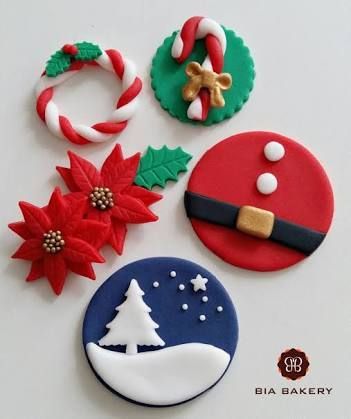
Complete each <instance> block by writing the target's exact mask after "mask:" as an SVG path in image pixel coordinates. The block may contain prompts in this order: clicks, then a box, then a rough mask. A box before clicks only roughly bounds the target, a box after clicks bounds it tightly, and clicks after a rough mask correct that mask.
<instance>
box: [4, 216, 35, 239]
mask: <svg viewBox="0 0 351 419" xmlns="http://www.w3.org/2000/svg"><path fill="white" fill-rule="evenodd" d="M9 229H11V230H12V231H14V232H15V233H16V234H18V235H19V236H20V237H22V239H25V240H27V239H30V238H32V237H33V235H32V233H31V232H30V230H29V229H28V227H27V224H26V223H25V222H24V221H18V222H16V223H11V224H9Z"/></svg>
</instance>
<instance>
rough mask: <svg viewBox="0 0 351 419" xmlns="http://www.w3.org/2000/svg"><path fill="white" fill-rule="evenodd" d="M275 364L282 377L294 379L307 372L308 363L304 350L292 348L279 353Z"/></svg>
mask: <svg viewBox="0 0 351 419" xmlns="http://www.w3.org/2000/svg"><path fill="white" fill-rule="evenodd" d="M277 365H278V368H279V371H280V373H281V375H282V376H283V377H285V378H287V379H288V380H293V381H295V380H298V379H299V378H302V377H304V376H305V375H306V374H307V371H308V367H309V365H310V363H309V361H308V358H307V356H306V354H305V352H303V351H300V350H299V349H295V348H292V349H288V350H287V351H284V352H283V353H282V354H281V355H280V358H279V361H278V364H277Z"/></svg>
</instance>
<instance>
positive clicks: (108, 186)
mask: <svg viewBox="0 0 351 419" xmlns="http://www.w3.org/2000/svg"><path fill="white" fill-rule="evenodd" d="M68 155H69V159H70V168H65V167H60V166H58V167H57V171H58V172H59V173H60V175H61V176H62V178H63V180H64V181H65V183H66V185H67V187H68V188H69V190H70V191H71V192H70V193H68V194H67V195H64V196H62V195H61V192H60V190H59V189H55V191H54V192H53V194H52V196H51V199H50V202H49V204H48V205H47V206H46V207H44V208H38V207H36V206H34V205H31V204H27V203H24V202H20V208H21V210H22V213H23V217H24V221H19V222H16V223H12V224H9V227H10V229H11V230H13V231H14V232H15V233H17V234H18V235H19V236H20V237H22V238H23V239H24V240H25V242H24V243H23V244H22V245H21V246H20V248H19V249H18V250H17V252H16V253H15V254H14V255H13V258H16V259H24V260H30V261H32V268H31V271H30V273H29V275H28V276H27V281H34V280H36V279H39V278H41V277H44V276H46V277H47V278H48V280H49V282H50V284H51V286H52V288H53V290H54V292H55V293H56V294H57V295H59V294H60V293H61V291H62V288H63V285H64V282H65V278H66V275H67V272H68V271H72V272H75V273H77V274H78V275H82V276H86V277H88V278H91V279H95V274H94V271H93V269H92V267H91V262H103V261H104V259H103V258H102V257H101V256H100V255H99V253H98V250H99V249H100V247H102V246H103V245H105V244H109V245H111V246H112V247H113V249H114V250H115V251H116V252H117V253H118V254H121V253H122V251H123V246H124V242H125V238H126V234H127V225H128V224H141V223H149V222H153V221H156V220H158V217H157V216H156V215H155V214H154V213H153V212H152V211H151V210H150V208H149V207H150V206H151V205H152V204H154V203H155V202H157V201H159V200H160V199H161V198H162V196H161V195H159V194H158V193H155V192H151V191H150V190H147V189H151V188H152V187H153V186H155V185H159V186H161V187H165V184H166V182H167V181H168V180H173V181H175V180H177V179H178V175H179V173H180V172H184V171H186V170H187V166H186V165H187V163H188V161H189V160H190V159H191V156H190V155H189V154H187V153H186V152H185V151H183V150H182V149H181V148H180V147H178V148H176V149H173V150H172V149H169V148H168V147H167V146H163V147H162V148H160V149H154V148H152V147H149V148H148V149H147V151H146V153H145V154H144V155H143V156H142V157H141V156H140V153H137V154H135V155H134V156H131V157H129V158H123V154H122V150H121V146H120V145H119V144H117V145H116V146H115V147H114V149H113V150H112V152H111V154H110V155H109V156H108V157H107V159H106V160H105V162H104V163H103V165H102V168H101V170H98V169H96V167H95V166H94V165H93V164H92V163H90V162H89V161H87V160H85V159H83V158H82V157H80V156H78V155H76V154H75V153H73V152H71V151H69V152H68ZM138 185H139V186H138Z"/></svg>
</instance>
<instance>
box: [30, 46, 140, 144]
mask: <svg viewBox="0 0 351 419" xmlns="http://www.w3.org/2000/svg"><path fill="white" fill-rule="evenodd" d="M95 62H96V63H97V64H98V65H100V66H101V68H103V69H104V70H107V71H111V72H113V73H114V72H115V71H114V68H113V65H112V62H111V60H110V57H109V56H108V55H107V54H106V52H105V51H102V55H100V57H98V58H97V59H96V60H95ZM123 64H124V71H123V76H122V79H121V82H122V92H121V94H123V92H124V91H126V90H127V89H128V88H129V87H130V86H131V85H132V84H133V82H134V80H135V78H136V77H137V74H136V68H135V65H134V63H133V62H132V61H130V60H129V59H127V58H123ZM78 72H79V70H78V71H66V72H64V73H62V74H59V75H58V76H56V77H47V76H46V75H43V76H42V77H41V78H40V80H39V81H38V83H37V86H36V89H35V90H36V95H37V97H38V96H39V95H40V94H41V93H42V92H43V91H44V90H45V89H47V88H49V87H55V86H58V85H59V84H61V83H63V82H65V81H66V80H67V79H69V78H71V77H72V76H74V75H75V74H77V73H78ZM138 104H139V98H138V97H135V98H134V99H132V100H131V101H130V102H129V103H127V104H125V105H124V106H121V107H120V108H118V109H116V110H114V111H113V112H112V114H111V116H110V118H109V119H108V120H107V121H108V122H115V123H118V122H123V121H128V120H129V119H130V118H131V117H132V116H133V115H134V114H135V112H136V110H137V107H138ZM59 116H60V112H59V110H58V107H57V105H56V104H55V103H54V101H53V100H52V99H51V100H50V101H49V102H48V104H47V106H46V109H45V122H46V125H47V127H48V129H49V130H50V131H51V132H52V133H53V134H54V135H56V136H58V137H60V138H65V136H64V135H63V132H62V130H61V127H60V123H59ZM72 125H73V128H74V129H75V130H76V131H77V133H78V134H79V135H81V136H83V137H84V138H86V139H87V140H89V141H91V142H94V143H99V142H103V141H106V140H109V139H110V138H111V137H112V136H113V135H114V134H106V133H101V132H99V131H97V130H95V129H93V128H91V127H89V126H86V125H82V124H72Z"/></svg>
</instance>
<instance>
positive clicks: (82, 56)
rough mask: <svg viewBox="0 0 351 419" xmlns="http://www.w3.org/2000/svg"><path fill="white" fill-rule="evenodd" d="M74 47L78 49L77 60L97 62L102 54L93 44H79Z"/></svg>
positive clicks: (75, 57)
mask: <svg viewBox="0 0 351 419" xmlns="http://www.w3.org/2000/svg"><path fill="white" fill-rule="evenodd" d="M74 45H75V46H76V47H77V48H78V54H76V55H75V56H74V59H75V60H79V61H91V60H95V59H96V58H97V57H99V56H100V55H101V54H102V51H101V49H100V47H99V46H98V45H94V44H92V43H91V42H85V41H83V42H77V43H76V44H74Z"/></svg>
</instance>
